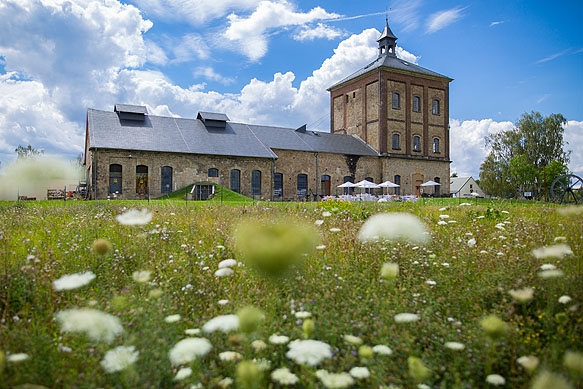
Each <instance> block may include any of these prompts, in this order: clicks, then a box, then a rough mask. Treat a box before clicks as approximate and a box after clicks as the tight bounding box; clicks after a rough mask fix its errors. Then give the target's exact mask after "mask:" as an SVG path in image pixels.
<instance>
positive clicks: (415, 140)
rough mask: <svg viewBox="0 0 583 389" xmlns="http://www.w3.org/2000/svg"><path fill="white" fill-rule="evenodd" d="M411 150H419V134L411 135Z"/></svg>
mask: <svg viewBox="0 0 583 389" xmlns="http://www.w3.org/2000/svg"><path fill="white" fill-rule="evenodd" d="M413 151H421V137H420V136H419V135H415V136H414V137H413Z"/></svg>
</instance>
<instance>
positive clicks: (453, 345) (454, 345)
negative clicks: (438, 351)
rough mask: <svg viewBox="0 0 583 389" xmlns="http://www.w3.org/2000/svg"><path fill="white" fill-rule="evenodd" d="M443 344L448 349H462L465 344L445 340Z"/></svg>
mask: <svg viewBox="0 0 583 389" xmlns="http://www.w3.org/2000/svg"><path fill="white" fill-rule="evenodd" d="M444 346H445V347H447V348H448V349H450V350H463V349H464V348H466V346H465V345H464V344H463V343H460V342H445V344H444Z"/></svg>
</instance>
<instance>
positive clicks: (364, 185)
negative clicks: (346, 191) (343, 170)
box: [354, 180, 380, 189]
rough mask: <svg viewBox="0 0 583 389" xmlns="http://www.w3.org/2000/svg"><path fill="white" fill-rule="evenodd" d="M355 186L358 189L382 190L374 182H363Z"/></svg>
mask: <svg viewBox="0 0 583 389" xmlns="http://www.w3.org/2000/svg"><path fill="white" fill-rule="evenodd" d="M354 186H356V187H357V188H364V189H374V188H380V186H379V185H378V184H375V183H374V182H370V181H367V180H362V181H360V182H357V183H356V184H354Z"/></svg>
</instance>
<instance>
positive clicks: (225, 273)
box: [215, 267, 234, 277]
mask: <svg viewBox="0 0 583 389" xmlns="http://www.w3.org/2000/svg"><path fill="white" fill-rule="evenodd" d="M233 273H234V271H233V269H231V268H230V267H223V268H221V269H219V270H217V271H216V272H215V277H229V276H231V275H233Z"/></svg>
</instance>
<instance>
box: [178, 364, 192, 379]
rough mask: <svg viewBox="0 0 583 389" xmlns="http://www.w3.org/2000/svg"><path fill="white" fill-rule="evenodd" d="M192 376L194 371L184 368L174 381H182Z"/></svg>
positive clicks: (179, 371)
mask: <svg viewBox="0 0 583 389" xmlns="http://www.w3.org/2000/svg"><path fill="white" fill-rule="evenodd" d="M191 375H192V369H191V368H190V367H183V368H181V369H180V370H178V372H177V373H176V375H175V376H174V381H182V380H183V379H186V378H188V377H190V376H191Z"/></svg>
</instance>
